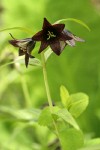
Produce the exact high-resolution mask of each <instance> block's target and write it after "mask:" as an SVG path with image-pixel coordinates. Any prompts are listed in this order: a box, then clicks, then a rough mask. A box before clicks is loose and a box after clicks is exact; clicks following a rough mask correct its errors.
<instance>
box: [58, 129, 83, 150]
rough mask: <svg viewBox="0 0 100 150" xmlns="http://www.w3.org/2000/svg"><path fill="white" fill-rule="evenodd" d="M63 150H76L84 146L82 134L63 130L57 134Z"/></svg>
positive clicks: (77, 131) (71, 130)
mask: <svg viewBox="0 0 100 150" xmlns="http://www.w3.org/2000/svg"><path fill="white" fill-rule="evenodd" d="M59 135H60V141H61V145H62V148H63V150H78V149H79V148H80V147H82V146H83V144H84V138H83V133H82V132H81V131H80V130H76V129H73V128H72V129H65V130H62V132H60V133H59Z"/></svg>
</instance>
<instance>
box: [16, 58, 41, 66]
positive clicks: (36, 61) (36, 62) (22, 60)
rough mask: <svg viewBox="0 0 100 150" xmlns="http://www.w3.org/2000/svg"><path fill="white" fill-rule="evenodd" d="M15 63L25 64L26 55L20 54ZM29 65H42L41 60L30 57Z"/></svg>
mask: <svg viewBox="0 0 100 150" xmlns="http://www.w3.org/2000/svg"><path fill="white" fill-rule="evenodd" d="M14 62H15V63H20V64H25V56H19V57H18V58H17V59H16V60H15V61H14ZM29 65H31V66H42V65H41V61H40V60H39V59H37V58H30V59H29Z"/></svg>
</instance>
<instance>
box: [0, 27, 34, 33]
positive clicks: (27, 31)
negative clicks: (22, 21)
mask: <svg viewBox="0 0 100 150" xmlns="http://www.w3.org/2000/svg"><path fill="white" fill-rule="evenodd" d="M9 30H21V31H24V32H26V33H30V34H32V31H31V30H30V29H28V28H24V27H13V28H6V29H2V30H0V32H4V31H9Z"/></svg>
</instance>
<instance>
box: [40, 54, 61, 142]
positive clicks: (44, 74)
mask: <svg viewBox="0 0 100 150" xmlns="http://www.w3.org/2000/svg"><path fill="white" fill-rule="evenodd" d="M41 59H42V67H43V76H44V83H45V89H46V93H47V98H48V103H49V107H50V111H51V114H52V113H53V103H52V99H51V95H50V89H49V84H48V79H47V71H46V63H45V57H44V52H42V53H41ZM52 119H53V125H54V127H55V130H56V135H57V137H58V139H59V141H60V137H59V131H58V129H57V125H56V122H55V120H54V118H53V117H52ZM60 143H61V142H60Z"/></svg>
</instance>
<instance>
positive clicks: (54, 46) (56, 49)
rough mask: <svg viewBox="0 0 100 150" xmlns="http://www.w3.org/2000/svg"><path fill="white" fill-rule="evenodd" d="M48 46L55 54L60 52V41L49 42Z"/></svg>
mask: <svg viewBox="0 0 100 150" xmlns="http://www.w3.org/2000/svg"><path fill="white" fill-rule="evenodd" d="M50 47H51V49H52V50H53V52H54V53H56V54H57V55H60V54H61V47H60V42H59V41H55V42H52V43H51V44H50Z"/></svg>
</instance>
